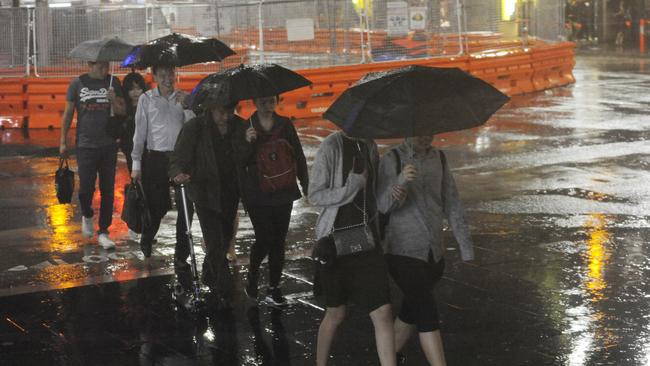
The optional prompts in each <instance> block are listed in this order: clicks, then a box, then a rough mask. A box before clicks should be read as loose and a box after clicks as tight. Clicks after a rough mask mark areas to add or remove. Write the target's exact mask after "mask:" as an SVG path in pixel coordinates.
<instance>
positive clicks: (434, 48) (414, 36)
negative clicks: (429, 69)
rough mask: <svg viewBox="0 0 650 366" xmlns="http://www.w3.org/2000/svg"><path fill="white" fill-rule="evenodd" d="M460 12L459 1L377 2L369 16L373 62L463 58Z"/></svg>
mask: <svg viewBox="0 0 650 366" xmlns="http://www.w3.org/2000/svg"><path fill="white" fill-rule="evenodd" d="M459 9H460V3H459V1H458V0H431V1H381V2H374V3H373V6H372V9H371V11H370V12H369V13H370V19H369V24H370V27H371V30H372V31H371V37H372V42H371V43H370V47H371V52H370V54H371V56H372V60H373V61H393V60H408V59H418V58H428V57H441V56H451V55H460V54H461V53H462V52H463V48H462V47H463V42H462V35H461V33H462V32H461V24H462V18H461V17H460V13H459ZM366 10H367V9H366Z"/></svg>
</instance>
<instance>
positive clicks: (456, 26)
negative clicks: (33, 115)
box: [0, 0, 565, 77]
mask: <svg viewBox="0 0 650 366" xmlns="http://www.w3.org/2000/svg"><path fill="white" fill-rule="evenodd" d="M563 9H564V1H563V0H543V1H541V0H540V1H516V0H512V1H504V0H462V1H461V0H410V1H389V0H374V1H370V0H365V1H364V0H276V1H273V0H271V1H269V0H266V1H252V2H241V1H232V0H230V1H229V0H221V1H216V2H214V3H209V4H207V3H206V4H197V3H182V4H167V3H165V4H147V5H128V6H127V5H120V6H117V5H101V6H74V7H63V8H61V7H47V6H37V7H35V8H2V9H0V31H2V33H3V35H5V36H4V37H2V39H0V77H10V76H24V75H30V74H33V75H36V76H39V77H53V76H71V75H74V74H78V73H79V71H80V70H82V69H83V65H82V64H81V63H80V62H79V61H76V60H73V59H70V58H69V57H68V53H69V52H70V50H71V49H72V48H73V47H74V46H76V45H77V44H78V43H80V42H82V41H85V40H89V39H97V38H101V37H105V36H119V37H120V38H122V39H124V40H126V41H128V42H131V43H133V44H141V43H144V42H147V41H149V40H152V39H154V38H157V37H160V36H163V35H166V34H169V33H171V32H180V33H188V34H195V35H202V36H207V37H216V38H218V39H220V40H222V41H224V42H225V43H226V44H228V45H230V46H231V48H233V49H234V50H235V51H236V52H237V55H235V56H231V57H229V58H228V59H226V61H225V62H222V63H212V64H201V65H193V66H189V67H184V68H183V69H182V70H181V73H191V72H200V73H206V72H214V71H217V70H220V69H221V68H224V67H228V66H232V65H236V64H239V63H260V62H274V63H278V64H282V65H284V66H286V67H289V68H292V69H306V68H318V67H325V66H335V65H349V64H358V63H369V62H382V61H392V60H406V59H417V58H431V57H443V56H444V57H448V56H454V55H462V54H467V53H476V52H486V51H494V50H499V49H505V48H517V47H527V46H528V45H529V44H530V42H551V43H552V42H557V41H561V40H563V39H564V36H565V34H564V32H565V30H564V28H563V24H564V16H563V11H564V10H563ZM113 67H114V69H115V73H117V74H120V73H126V72H128V70H123V69H119V66H118V65H114V66H113Z"/></svg>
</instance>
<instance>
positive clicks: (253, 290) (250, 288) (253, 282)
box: [244, 272, 258, 301]
mask: <svg viewBox="0 0 650 366" xmlns="http://www.w3.org/2000/svg"><path fill="white" fill-rule="evenodd" d="M244 292H245V293H246V296H248V297H249V298H250V299H251V300H254V301H257V295H258V292H257V275H252V274H251V273H250V272H248V284H246V287H244Z"/></svg>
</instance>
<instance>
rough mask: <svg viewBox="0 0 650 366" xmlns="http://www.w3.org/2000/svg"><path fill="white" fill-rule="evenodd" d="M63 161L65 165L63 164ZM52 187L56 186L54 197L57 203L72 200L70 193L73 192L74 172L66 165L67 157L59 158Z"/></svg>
mask: <svg viewBox="0 0 650 366" xmlns="http://www.w3.org/2000/svg"><path fill="white" fill-rule="evenodd" d="M63 163H65V167H64V166H63ZM54 187H55V188H56V198H57V199H58V200H59V203H70V202H72V193H73V192H74V172H73V171H72V170H70V167H69V166H68V159H66V158H60V159H59V169H58V170H57V171H56V173H54Z"/></svg>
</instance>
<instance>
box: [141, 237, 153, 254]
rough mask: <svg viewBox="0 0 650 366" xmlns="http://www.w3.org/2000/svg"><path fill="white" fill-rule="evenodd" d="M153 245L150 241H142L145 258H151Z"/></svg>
mask: <svg viewBox="0 0 650 366" xmlns="http://www.w3.org/2000/svg"><path fill="white" fill-rule="evenodd" d="M151 244H152V243H151V242H150V241H146V240H143V239H140V250H142V254H144V257H145V258H149V257H151Z"/></svg>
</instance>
